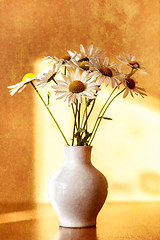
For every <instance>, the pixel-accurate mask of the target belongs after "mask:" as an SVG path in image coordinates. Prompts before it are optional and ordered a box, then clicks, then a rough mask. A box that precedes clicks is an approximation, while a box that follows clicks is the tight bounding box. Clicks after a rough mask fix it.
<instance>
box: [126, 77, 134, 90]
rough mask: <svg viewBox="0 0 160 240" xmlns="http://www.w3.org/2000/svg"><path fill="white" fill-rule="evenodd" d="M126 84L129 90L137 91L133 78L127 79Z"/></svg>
mask: <svg viewBox="0 0 160 240" xmlns="http://www.w3.org/2000/svg"><path fill="white" fill-rule="evenodd" d="M126 83H127V87H128V88H129V89H135V86H136V83H135V81H134V80H133V79H132V78H126Z"/></svg>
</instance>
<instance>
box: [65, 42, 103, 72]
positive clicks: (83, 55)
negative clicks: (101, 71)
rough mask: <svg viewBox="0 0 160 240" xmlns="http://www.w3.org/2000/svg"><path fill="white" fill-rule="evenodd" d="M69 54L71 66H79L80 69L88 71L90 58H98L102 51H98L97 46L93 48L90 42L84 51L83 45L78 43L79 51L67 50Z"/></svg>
mask: <svg viewBox="0 0 160 240" xmlns="http://www.w3.org/2000/svg"><path fill="white" fill-rule="evenodd" d="M68 53H69V55H70V56H71V57H72V60H71V61H70V66H71V67H74V66H75V67H79V68H80V69H82V70H85V71H88V70H89V69H90V68H89V64H88V62H89V61H90V59H91V58H95V57H96V58H100V57H101V56H102V55H103V54H104V51H98V47H95V48H93V45H92V44H91V45H90V46H89V48H88V50H87V51H85V48H84V47H83V45H82V44H81V45H80V53H77V52H76V51H74V52H72V51H70V50H68Z"/></svg>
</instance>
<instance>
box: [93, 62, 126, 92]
mask: <svg viewBox="0 0 160 240" xmlns="http://www.w3.org/2000/svg"><path fill="white" fill-rule="evenodd" d="M90 64H91V66H92V69H94V70H93V72H92V73H90V76H92V75H94V76H95V77H97V78H98V77H99V84H100V85H101V84H102V82H103V81H105V85H106V86H108V84H109V82H110V81H111V85H112V88H113V87H114V86H115V84H116V85H117V86H118V87H119V82H118V80H120V81H121V78H120V73H119V71H118V70H117V69H116V68H114V66H115V63H111V64H110V63H109V58H108V57H105V58H104V60H102V59H100V58H94V59H92V60H91V61H90Z"/></svg>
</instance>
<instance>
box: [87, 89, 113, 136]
mask: <svg viewBox="0 0 160 240" xmlns="http://www.w3.org/2000/svg"><path fill="white" fill-rule="evenodd" d="M116 89H117V86H116V87H115V88H114V89H113V90H112V92H111V94H110V95H109V97H108V98H107V100H106V102H105V103H104V105H103V106H102V108H101V110H100V112H99V114H98V117H97V119H96V122H95V124H94V126H93V130H92V134H93V133H94V131H95V129H96V126H97V124H98V121H99V120H100V118H99V117H100V116H101V113H102V111H103V109H104V108H105V106H106V105H107V103H108V101H109V99H110V98H111V96H112V95H113V93H114V92H115V90H116ZM91 137H92V135H91Z"/></svg>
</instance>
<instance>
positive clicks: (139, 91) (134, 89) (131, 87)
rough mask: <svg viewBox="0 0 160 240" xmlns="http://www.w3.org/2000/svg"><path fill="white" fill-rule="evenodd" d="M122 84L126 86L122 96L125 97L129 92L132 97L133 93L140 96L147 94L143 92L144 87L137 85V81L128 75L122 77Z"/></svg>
mask: <svg viewBox="0 0 160 240" xmlns="http://www.w3.org/2000/svg"><path fill="white" fill-rule="evenodd" d="M124 83H125V84H124V85H125V87H126V90H125V91H124V94H123V97H124V98H125V97H126V96H127V95H128V94H129V93H130V94H131V96H132V97H134V95H133V93H134V94H136V95H140V96H141V97H144V96H147V94H146V93H145V89H144V88H141V87H138V86H137V82H136V81H135V80H134V79H133V78H130V77H126V78H125V79H124Z"/></svg>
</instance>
